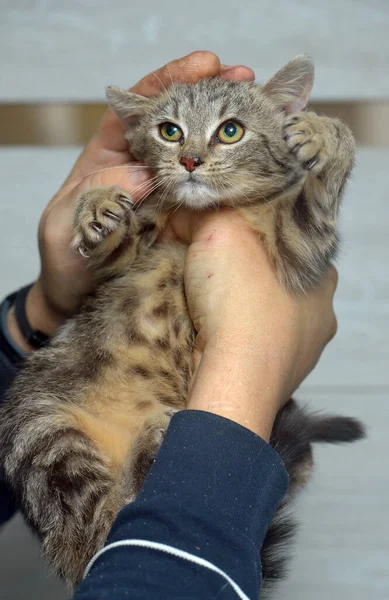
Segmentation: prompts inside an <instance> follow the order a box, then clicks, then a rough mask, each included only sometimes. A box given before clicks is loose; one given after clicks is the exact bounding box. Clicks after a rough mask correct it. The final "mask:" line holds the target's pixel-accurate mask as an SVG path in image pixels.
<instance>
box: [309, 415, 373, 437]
mask: <svg viewBox="0 0 389 600" xmlns="http://www.w3.org/2000/svg"><path fill="white" fill-rule="evenodd" d="M306 421H307V435H308V437H309V439H310V441H311V442H326V443H328V444H341V443H345V442H356V441H357V440H361V439H363V438H364V437H365V435H366V432H365V428H364V426H363V425H362V423H361V422H360V421H358V420H357V419H353V418H352V417H339V416H331V415H308V416H307V418H306Z"/></svg>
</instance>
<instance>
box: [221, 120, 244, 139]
mask: <svg viewBox="0 0 389 600" xmlns="http://www.w3.org/2000/svg"><path fill="white" fill-rule="evenodd" d="M243 135H244V129H243V127H242V125H241V124H240V123H238V122H237V121H226V122H225V123H223V125H222V126H221V127H220V129H219V131H218V132H217V139H218V140H219V142H222V144H235V142H239V140H241V139H242V137H243Z"/></svg>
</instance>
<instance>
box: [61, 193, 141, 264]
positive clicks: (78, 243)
mask: <svg viewBox="0 0 389 600" xmlns="http://www.w3.org/2000/svg"><path fill="white" fill-rule="evenodd" d="M132 206H133V200H132V198H131V196H130V195H129V194H127V192H125V191H124V190H121V189H120V188H118V187H116V186H113V187H110V188H95V189H92V190H89V191H87V192H84V193H83V194H82V195H81V196H80V199H79V201H78V206H77V210H76V216H75V221H74V231H73V240H72V247H73V248H74V249H75V250H76V251H78V252H79V253H80V254H81V255H82V256H84V257H85V258H87V257H88V256H89V255H90V252H91V251H93V250H94V249H95V248H97V247H98V246H99V245H100V244H101V243H102V242H103V241H104V240H105V239H106V238H107V236H110V234H115V236H114V237H115V238H118V239H117V240H112V242H116V243H113V246H117V245H118V244H119V243H120V241H121V239H122V238H123V236H124V234H125V233H126V232H127V231H128V228H129V225H130V222H131V218H132Z"/></svg>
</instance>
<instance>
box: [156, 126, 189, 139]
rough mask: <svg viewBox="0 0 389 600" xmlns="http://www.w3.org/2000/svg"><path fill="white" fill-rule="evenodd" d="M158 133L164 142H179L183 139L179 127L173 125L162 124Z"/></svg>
mask: <svg viewBox="0 0 389 600" xmlns="http://www.w3.org/2000/svg"><path fill="white" fill-rule="evenodd" d="M159 132H160V134H161V136H162V137H163V139H164V140H167V141H168V142H179V141H180V139H181V138H183V137H184V134H183V132H182V129H181V127H178V125H176V124H175V123H162V125H160V126H159Z"/></svg>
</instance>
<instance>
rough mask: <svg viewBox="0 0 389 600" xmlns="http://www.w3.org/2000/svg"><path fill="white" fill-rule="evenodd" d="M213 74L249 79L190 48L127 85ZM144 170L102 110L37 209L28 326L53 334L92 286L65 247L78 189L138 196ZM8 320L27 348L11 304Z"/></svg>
mask: <svg viewBox="0 0 389 600" xmlns="http://www.w3.org/2000/svg"><path fill="white" fill-rule="evenodd" d="M215 76H220V77H222V78H225V79H236V80H248V81H250V80H253V79H254V73H253V71H252V70H251V69H249V68H248V67H244V66H235V67H227V66H225V65H222V64H221V63H220V60H219V58H218V57H217V56H216V55H215V54H213V53H212V52H193V53H192V54H189V55H188V56H186V57H184V58H180V59H178V60H174V61H172V62H170V63H169V64H167V65H165V66H164V67H162V68H161V69H158V70H157V71H155V72H154V73H151V74H149V75H147V76H146V77H144V78H143V79H142V80H141V81H140V82H139V83H137V84H136V85H135V86H134V87H133V88H132V89H131V91H132V92H134V93H137V94H141V95H144V96H152V95H155V94H157V93H158V92H160V91H161V90H162V89H163V88H165V87H168V86H169V85H170V84H171V83H172V82H182V83H191V82H196V81H198V80H200V79H202V78H205V77H215ZM149 176H150V174H149V173H148V172H147V170H146V169H145V167H144V166H142V165H140V164H139V163H137V162H135V161H134V157H132V156H131V155H130V153H129V151H128V147H127V142H126V141H125V139H124V136H123V128H122V125H121V123H120V122H119V120H118V118H117V117H116V115H115V114H114V113H113V112H112V111H111V110H107V111H106V113H105V115H104V117H103V119H102V121H101V123H100V125H99V127H98V129H97V131H96V133H95V135H94V136H93V138H92V139H91V141H90V142H89V143H88V144H87V146H86V147H85V149H84V150H83V152H82V153H81V155H80V157H79V158H78V160H77V161H76V164H75V165H74V167H73V169H72V171H71V173H70V175H69V176H68V178H67V179H66V181H65V183H64V184H63V186H62V187H61V189H60V190H59V191H58V193H57V194H56V195H55V196H54V198H53V199H52V200H51V202H50V203H49V204H48V206H47V207H46V209H45V211H44V213H43V215H42V218H41V221H40V224H39V236H38V237H39V249H40V255H41V273H40V275H39V277H38V279H37V281H36V282H35V283H34V285H33V287H32V288H31V290H30V293H29V294H28V297H27V301H26V313H27V318H28V320H29V322H30V325H31V326H32V328H33V329H39V330H41V331H43V332H44V333H46V334H49V335H52V334H53V333H54V332H55V331H56V329H57V328H58V327H59V326H60V325H61V324H62V323H63V322H64V321H65V320H66V318H68V317H69V316H71V315H72V314H74V312H75V311H76V310H77V309H78V308H79V306H80V303H81V300H82V298H83V296H84V295H85V294H87V293H89V292H91V291H92V290H93V283H92V280H91V277H90V275H89V274H88V273H87V271H86V269H85V266H84V264H83V261H82V258H81V257H80V256H78V255H77V254H76V253H74V252H73V251H72V250H71V248H70V241H71V235H72V222H73V215H74V208H75V204H76V201H77V199H78V197H79V195H80V193H81V192H83V191H85V190H86V189H91V188H93V187H99V186H101V187H103V186H110V185H117V186H119V187H121V188H122V189H124V190H125V191H127V192H129V193H130V194H131V195H132V196H133V197H134V200H135V201H139V200H141V199H142V198H144V197H145V196H146V195H147V193H149V192H150V189H151V186H150V184H148V183H147V179H148V178H149ZM7 325H8V330H9V332H10V334H11V336H12V337H13V338H14V340H15V341H16V343H18V345H19V346H20V347H21V348H22V349H24V350H25V351H26V352H29V351H31V350H32V348H30V347H29V346H28V344H27V343H26V342H25V341H24V339H23V337H22V336H21V334H20V332H19V330H18V326H17V324H16V321H15V318H14V314H13V311H12V310H11V311H10V312H9V314H8V319H7Z"/></svg>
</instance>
